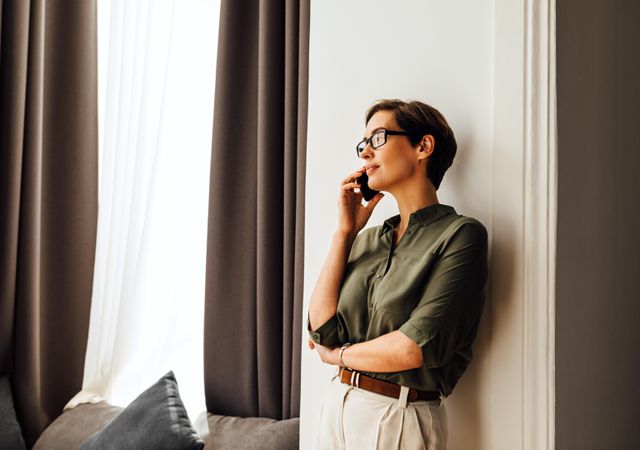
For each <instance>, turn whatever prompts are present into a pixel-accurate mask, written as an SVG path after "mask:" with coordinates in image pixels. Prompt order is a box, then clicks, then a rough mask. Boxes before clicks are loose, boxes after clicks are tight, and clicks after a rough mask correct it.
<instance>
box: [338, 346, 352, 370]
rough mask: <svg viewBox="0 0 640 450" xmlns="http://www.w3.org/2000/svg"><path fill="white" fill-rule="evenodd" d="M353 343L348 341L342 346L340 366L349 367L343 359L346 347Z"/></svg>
mask: <svg viewBox="0 0 640 450" xmlns="http://www.w3.org/2000/svg"><path fill="white" fill-rule="evenodd" d="M350 345H351V343H349V342H347V343H346V344H344V345H343V346H342V347H340V367H347V366H346V365H345V364H344V360H343V359H342V354H343V353H344V349H346V348H347V347H349V346H350Z"/></svg>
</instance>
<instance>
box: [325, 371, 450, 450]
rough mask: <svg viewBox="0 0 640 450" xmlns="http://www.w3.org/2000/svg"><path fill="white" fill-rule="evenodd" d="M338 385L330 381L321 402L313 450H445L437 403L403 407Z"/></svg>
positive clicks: (442, 419)
mask: <svg viewBox="0 0 640 450" xmlns="http://www.w3.org/2000/svg"><path fill="white" fill-rule="evenodd" d="M408 391H409V389H408V388H406V387H405V386H403V387H402V389H401V393H400V398H399V399H397V398H393V397H388V396H386V395H382V394H377V393H375V392H370V391H366V390H364V389H361V388H358V387H355V386H350V385H348V384H344V383H341V382H340V380H339V379H338V377H337V376H334V377H333V378H332V379H331V381H330V382H329V386H328V387H327V395H326V396H325V397H324V399H323V400H322V404H321V406H320V414H319V417H318V421H317V424H316V437H315V450H395V449H398V450H445V449H446V447H447V412H446V408H445V404H444V397H442V396H441V397H440V400H428V401H427V400H418V401H415V402H407V401H406V397H407V393H408Z"/></svg>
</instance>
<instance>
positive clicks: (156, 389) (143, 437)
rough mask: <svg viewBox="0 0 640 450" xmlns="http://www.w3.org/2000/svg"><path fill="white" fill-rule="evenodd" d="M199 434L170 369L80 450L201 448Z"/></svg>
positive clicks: (187, 449)
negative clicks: (190, 418)
mask: <svg viewBox="0 0 640 450" xmlns="http://www.w3.org/2000/svg"><path fill="white" fill-rule="evenodd" d="M203 447H204V442H202V440H201V439H200V437H199V436H198V433H196V431H195V429H194V428H193V425H192V424H191V421H190V420H189V416H188V415H187V411H186V409H185V408H184V405H183V403H182V400H181V399H180V394H179V392H178V382H177V381H176V378H175V376H174V374H173V371H169V372H168V373H167V374H166V375H165V376H163V377H162V378H160V379H159V380H158V381H157V382H156V383H155V384H154V385H153V386H151V387H150V388H148V389H147V390H146V391H144V392H143V393H142V394H140V395H139V396H138V397H137V398H136V399H135V400H134V401H133V402H131V404H130V405H129V406H127V407H126V408H125V409H124V410H123V411H122V412H121V413H120V414H118V415H117V416H116V418H115V419H113V421H111V423H109V425H107V426H106V427H104V428H103V429H102V430H100V431H98V432H96V433H94V434H93V435H92V436H91V437H89V439H87V440H86V441H85V442H84V443H83V444H82V446H81V447H80V450H107V449H115V448H117V449H119V450H129V449H130V450H165V449H166V450H201V449H202V448H203Z"/></svg>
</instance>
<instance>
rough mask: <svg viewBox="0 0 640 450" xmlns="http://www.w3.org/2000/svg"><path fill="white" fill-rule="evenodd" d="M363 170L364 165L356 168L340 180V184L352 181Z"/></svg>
mask: <svg viewBox="0 0 640 450" xmlns="http://www.w3.org/2000/svg"><path fill="white" fill-rule="evenodd" d="M363 172H364V167H362V168H360V169H358V170H356V171H355V172H352V173H351V174H350V175H349V176H348V177H347V178H344V179H343V180H342V182H340V185H343V184H345V183H348V182H350V181H353V180H354V179H355V178H358V177H359V176H360V175H362V173H363Z"/></svg>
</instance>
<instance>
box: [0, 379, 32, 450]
mask: <svg viewBox="0 0 640 450" xmlns="http://www.w3.org/2000/svg"><path fill="white" fill-rule="evenodd" d="M0 448H1V449H3V450H24V449H25V448H26V447H25V445H24V439H22V431H21V430H20V424H18V420H17V419H16V412H15V410H14V408H13V396H12V395H11V384H10V383H9V376H8V375H6V376H3V377H2V378H0Z"/></svg>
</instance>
